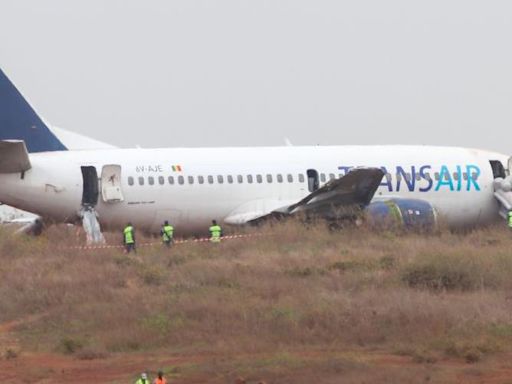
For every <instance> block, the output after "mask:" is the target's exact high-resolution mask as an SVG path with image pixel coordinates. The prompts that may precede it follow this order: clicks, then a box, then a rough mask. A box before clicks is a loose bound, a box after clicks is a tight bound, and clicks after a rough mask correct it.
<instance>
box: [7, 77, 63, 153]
mask: <svg viewBox="0 0 512 384" xmlns="http://www.w3.org/2000/svg"><path fill="white" fill-rule="evenodd" d="M0 140H23V141H24V142H25V145H26V146H27V150H28V152H30V153H32V152H47V151H65V150H67V148H66V147H65V146H64V144H62V142H61V141H60V140H59V139H58V138H57V137H56V136H55V135H54V134H53V133H52V131H50V129H49V128H48V126H47V125H46V124H45V123H44V122H43V120H42V119H41V118H40V117H39V116H38V115H37V113H36V112H35V111H34V109H33V108H32V107H31V106H30V104H29V103H28V102H27V100H25V98H24V97H23V96H22V94H21V93H20V92H19V91H18V89H16V87H15V86H14V84H13V83H12V82H11V81H10V80H9V79H8V78H7V76H6V75H5V73H4V72H3V71H2V70H1V69H0Z"/></svg>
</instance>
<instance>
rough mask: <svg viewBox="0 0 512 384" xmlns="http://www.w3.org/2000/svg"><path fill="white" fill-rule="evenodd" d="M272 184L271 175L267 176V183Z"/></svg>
mask: <svg viewBox="0 0 512 384" xmlns="http://www.w3.org/2000/svg"><path fill="white" fill-rule="evenodd" d="M271 182H272V175H267V183H271Z"/></svg>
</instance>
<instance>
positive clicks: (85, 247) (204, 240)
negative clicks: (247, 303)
mask: <svg viewBox="0 0 512 384" xmlns="http://www.w3.org/2000/svg"><path fill="white" fill-rule="evenodd" d="M259 236H263V234H258V233H250V234H246V235H226V236H222V241H224V240H234V239H246V238H249V237H259ZM210 242H211V241H210V238H209V237H201V238H198V239H180V240H174V241H173V242H172V245H177V244H187V243H210ZM155 245H160V246H162V245H163V243H162V242H161V241H152V242H149V243H142V244H136V247H137V248H139V247H152V246H155ZM62 248H63V249H76V250H81V251H89V250H96V249H113V248H122V249H124V248H125V245H108V244H105V245H76V246H70V247H62Z"/></svg>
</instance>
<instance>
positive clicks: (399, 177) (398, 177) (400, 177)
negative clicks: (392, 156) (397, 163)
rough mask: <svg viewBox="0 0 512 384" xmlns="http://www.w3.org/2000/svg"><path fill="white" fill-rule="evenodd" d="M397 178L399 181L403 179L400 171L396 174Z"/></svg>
mask: <svg viewBox="0 0 512 384" xmlns="http://www.w3.org/2000/svg"><path fill="white" fill-rule="evenodd" d="M396 180H397V181H401V180H402V175H400V174H399V173H397V174H396Z"/></svg>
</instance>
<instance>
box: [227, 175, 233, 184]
mask: <svg viewBox="0 0 512 384" xmlns="http://www.w3.org/2000/svg"><path fill="white" fill-rule="evenodd" d="M228 183H229V184H233V176H231V175H228Z"/></svg>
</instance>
